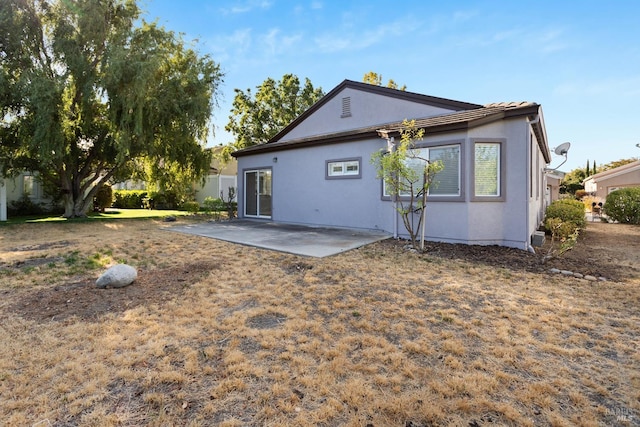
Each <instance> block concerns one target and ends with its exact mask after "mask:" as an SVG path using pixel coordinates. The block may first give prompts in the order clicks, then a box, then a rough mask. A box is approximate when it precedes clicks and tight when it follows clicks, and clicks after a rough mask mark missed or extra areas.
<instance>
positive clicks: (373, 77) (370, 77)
mask: <svg viewBox="0 0 640 427" xmlns="http://www.w3.org/2000/svg"><path fill="white" fill-rule="evenodd" d="M362 81H363V82H364V83H369V84H371V85H376V86H382V74H378V73H375V72H373V71H369V72H368V73H366V74H365V75H364V77H363V78H362ZM387 87H389V88H391V89H400V90H407V85H402V87H398V84H397V83H396V82H395V81H393V80H392V79H389V81H388V82H387Z"/></svg>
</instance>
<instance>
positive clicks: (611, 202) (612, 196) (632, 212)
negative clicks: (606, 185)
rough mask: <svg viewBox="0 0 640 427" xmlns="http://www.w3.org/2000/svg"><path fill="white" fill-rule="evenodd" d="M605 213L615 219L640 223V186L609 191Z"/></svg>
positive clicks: (624, 222) (627, 222)
mask: <svg viewBox="0 0 640 427" xmlns="http://www.w3.org/2000/svg"><path fill="white" fill-rule="evenodd" d="M604 213H605V214H606V215H607V216H608V217H609V218H611V219H612V220H614V221H618V222H621V223H623V224H636V225H640V187H628V188H621V189H619V190H616V191H614V192H612V193H609V195H608V196H607V200H606V202H605V204H604Z"/></svg>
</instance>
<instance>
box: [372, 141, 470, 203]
mask: <svg viewBox="0 0 640 427" xmlns="http://www.w3.org/2000/svg"><path fill="white" fill-rule="evenodd" d="M424 159H428V160H429V162H432V163H435V162H436V161H439V162H440V163H442V166H443V169H442V170H441V171H440V172H438V173H436V174H435V175H434V176H433V178H432V180H431V185H430V186H429V191H428V195H429V196H438V198H440V197H439V196H442V199H446V198H452V197H459V196H460V195H461V193H460V182H461V178H460V144H453V145H442V146H435V147H422V148H415V149H413V150H411V153H410V155H409V157H408V158H407V159H406V160H405V162H406V163H407V165H408V166H409V167H411V168H412V169H414V170H415V171H416V176H420V175H421V174H422V171H423V170H424V166H425V160H424ZM414 185H417V186H418V187H420V186H422V179H420V180H419V181H418V182H416V183H414ZM383 192H384V196H386V197H388V196H389V195H390V194H389V191H388V190H387V188H386V185H384V183H383ZM418 192H419V188H418V189H417V190H416V191H415V193H416V195H417V193H418ZM409 195H410V193H409V192H408V191H407V192H401V193H400V194H399V196H400V197H402V196H409Z"/></svg>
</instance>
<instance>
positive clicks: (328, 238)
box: [167, 219, 391, 258]
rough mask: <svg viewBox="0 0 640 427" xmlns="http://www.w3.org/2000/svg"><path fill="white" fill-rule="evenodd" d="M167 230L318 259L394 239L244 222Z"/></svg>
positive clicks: (379, 234) (366, 233)
mask: <svg viewBox="0 0 640 427" xmlns="http://www.w3.org/2000/svg"><path fill="white" fill-rule="evenodd" d="M167 230H168V231H177V232H180V233H188V234H195V235H198V236H205V237H212V238H214V239H219V240H224V241H227V242H232V243H240V244H243V245H249V246H256V247H259V248H264V249H271V250H274V251H280V252H288V253H292V254H295V255H304V256H310V257H317V258H322V257H326V256H330V255H335V254H338V253H341V252H345V251H348V250H351V249H355V248H359V247H361V246H364V245H367V244H369V243H373V242H377V241H379V240H384V239H388V238H389V237H391V235H390V234H388V233H385V232H382V231H375V230H373V231H369V230H355V229H346V228H329V227H309V226H304V225H297V224H283V223H277V222H270V221H252V220H245V219H239V220H233V221H222V222H206V223H200V224H189V225H180V226H175V227H171V228H168V229H167Z"/></svg>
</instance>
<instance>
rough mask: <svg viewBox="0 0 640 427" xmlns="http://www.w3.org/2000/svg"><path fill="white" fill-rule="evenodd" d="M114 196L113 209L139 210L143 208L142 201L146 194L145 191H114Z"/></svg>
mask: <svg viewBox="0 0 640 427" xmlns="http://www.w3.org/2000/svg"><path fill="white" fill-rule="evenodd" d="M114 195H115V197H114V202H113V207H114V208H120V209H141V208H142V207H143V206H144V203H143V199H144V198H145V197H147V192H146V190H116V191H115V192H114Z"/></svg>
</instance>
